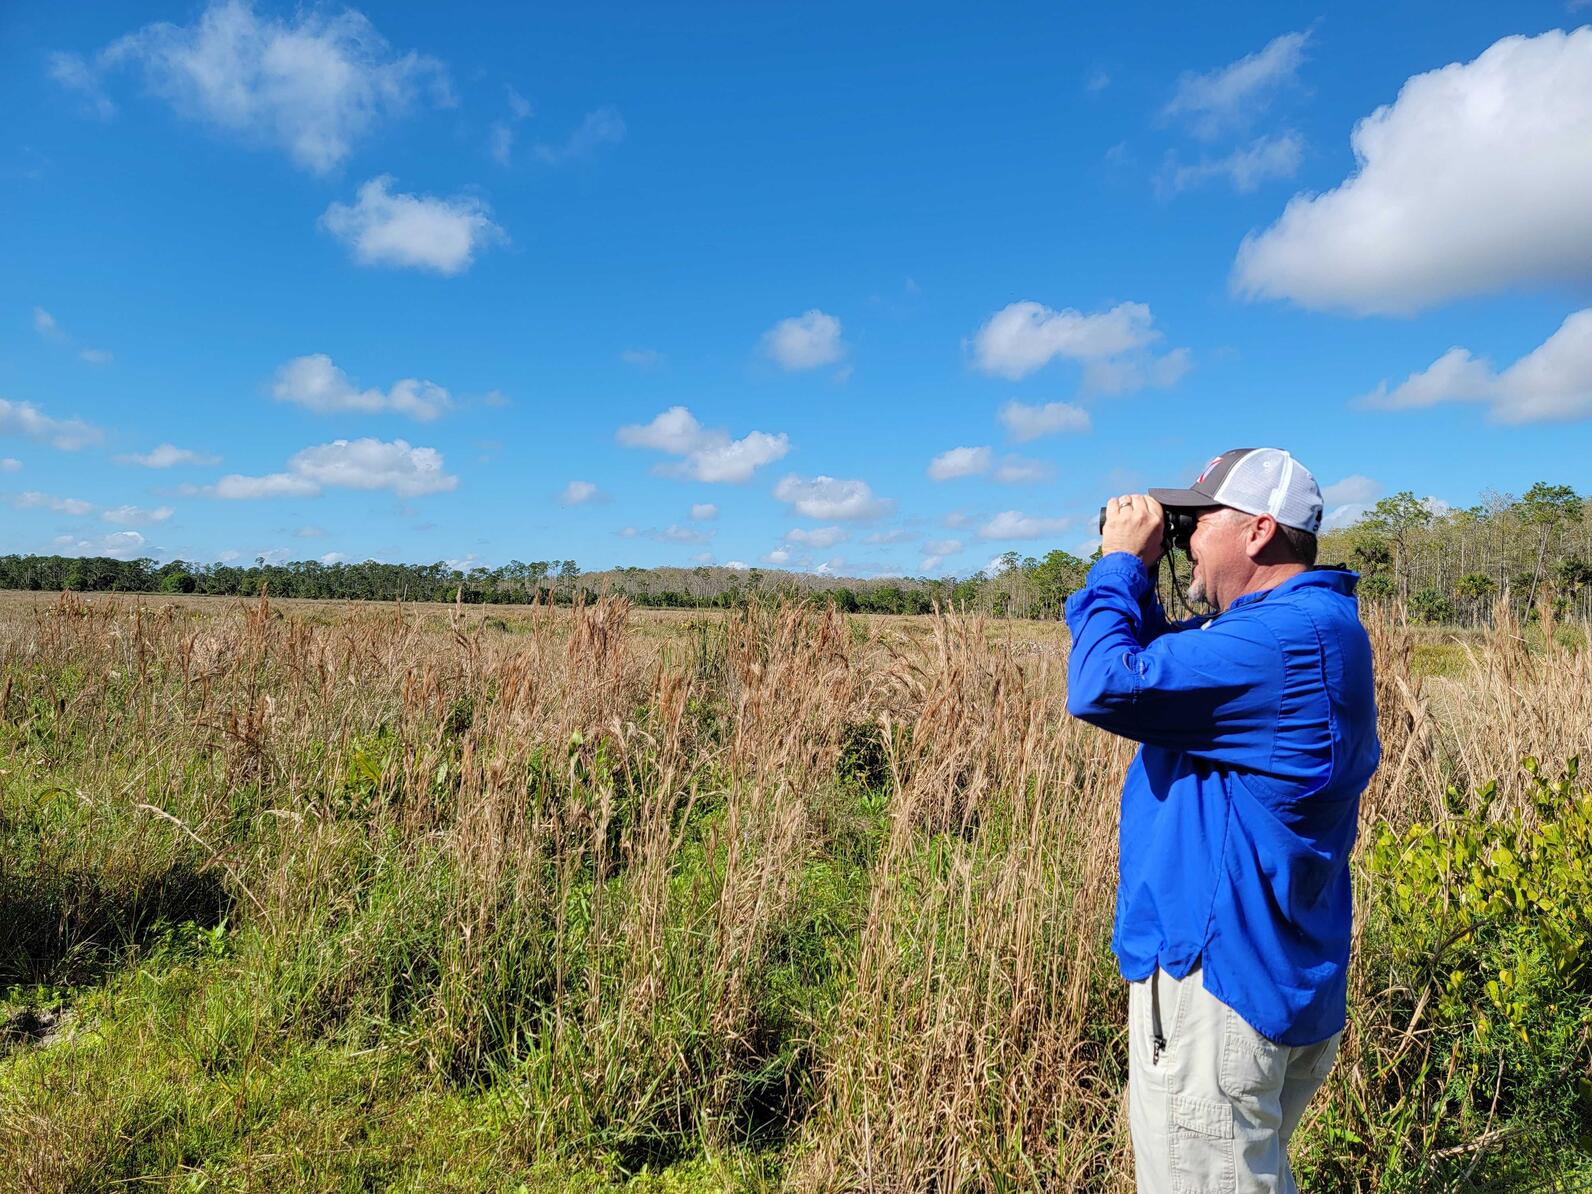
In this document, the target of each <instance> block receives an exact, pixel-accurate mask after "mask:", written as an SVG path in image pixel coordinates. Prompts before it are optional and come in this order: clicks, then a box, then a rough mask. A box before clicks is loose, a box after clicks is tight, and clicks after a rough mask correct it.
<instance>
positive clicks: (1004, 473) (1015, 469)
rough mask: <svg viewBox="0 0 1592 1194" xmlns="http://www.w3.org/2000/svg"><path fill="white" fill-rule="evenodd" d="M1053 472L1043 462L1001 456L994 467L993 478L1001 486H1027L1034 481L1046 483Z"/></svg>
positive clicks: (1023, 457)
mask: <svg viewBox="0 0 1592 1194" xmlns="http://www.w3.org/2000/svg"><path fill="white" fill-rule="evenodd" d="M1055 472H1056V470H1055V469H1054V468H1052V467H1051V466H1050V464H1048V463H1047V462H1046V461H1043V460H1033V459H1030V458H1029V457H1027V456H1003V457H1001V462H1000V463H999V464H997V465H996V466H995V472H994V473H993V476H994V478H995V480H997V481H999V482H1000V483H1001V484H1002V485H1028V484H1031V483H1033V482H1036V481H1048V480H1050V478H1051V477H1052V476H1054V475H1055Z"/></svg>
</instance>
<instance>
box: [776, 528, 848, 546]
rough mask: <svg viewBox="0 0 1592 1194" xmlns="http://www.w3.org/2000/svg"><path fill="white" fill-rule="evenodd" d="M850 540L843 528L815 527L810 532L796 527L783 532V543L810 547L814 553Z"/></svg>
mask: <svg viewBox="0 0 1592 1194" xmlns="http://www.w3.org/2000/svg"><path fill="white" fill-rule="evenodd" d="M850 538H851V532H850V531H848V530H846V529H845V528H844V527H815V528H813V529H812V530H810V531H808V530H803V529H802V528H801V527H797V528H795V529H794V530H790V531H786V532H785V542H787V543H796V544H800V545H801V546H803V547H811V548H813V549H814V550H815V551H824V550H825V549H827V548H831V547H833V546H834V545H835V544H837V543H844V542H845V541H846V540H847V539H850Z"/></svg>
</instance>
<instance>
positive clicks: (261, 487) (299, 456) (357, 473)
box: [203, 438, 459, 499]
mask: <svg viewBox="0 0 1592 1194" xmlns="http://www.w3.org/2000/svg"><path fill="white" fill-rule="evenodd" d="M458 484H459V478H458V477H456V476H453V475H451V474H450V473H448V472H446V471H445V470H444V468H443V461H442V454H441V453H440V452H438V451H437V450H436V449H435V448H412V447H410V446H409V444H408V443H407V442H405V441H404V440H401V439H395V440H392V441H391V442H387V441H384V440H378V439H368V438H367V439H356V440H346V439H339V440H333V441H332V442H331V443H329V444H317V445H315V446H314V447H309V448H305V449H303V450H302V451H300V452H295V453H294V454H293V456H292V457H291V458H290V459H289V460H288V462H287V469H286V470H285V471H283V472H280V473H267V474H266V475H264V476H259V477H249V476H242V475H240V474H237V473H233V474H230V475H228V476H225V477H222V478H221V480H219V481H217V482H216V484H215V486H214V487H213V488H210V489H206V490H204V491H203V492H206V493H209V494H211V495H213V496H215V497H219V498H230V499H248V498H270V497H315V496H316V495H317V494H319V493H320V492H321V491H322V490H323V489H385V490H388V491H390V492H392V493H394V494H396V495H397V496H399V497H420V496H422V495H424V494H428V493H444V492H447V491H449V490H452V489H456V488H457V487H458Z"/></svg>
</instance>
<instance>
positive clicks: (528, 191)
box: [0, 0, 1592, 575]
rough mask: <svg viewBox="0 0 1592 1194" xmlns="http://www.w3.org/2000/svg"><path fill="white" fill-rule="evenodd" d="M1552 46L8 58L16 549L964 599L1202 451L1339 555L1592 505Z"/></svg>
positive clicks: (141, 17) (322, 29) (73, 8)
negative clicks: (1376, 508)
mask: <svg viewBox="0 0 1592 1194" xmlns="http://www.w3.org/2000/svg"><path fill="white" fill-rule="evenodd" d="M1587 20H1592V4H1589V3H1588V2H1587V0H1579V6H1578V5H1577V3H1570V4H1565V3H1551V4H1548V3H1544V4H1535V3H1518V4H1512V5H1497V4H1479V3H1471V4H1455V3H1445V4H1441V5H1438V4H1431V5H1425V6H1420V5H1387V4H1377V5H1338V6H1332V7H1330V8H1319V7H1306V6H1301V5H1296V4H1287V3H1274V4H1266V5H1253V6H1250V7H1249V8H1247V9H1243V8H1239V7H1237V6H1234V7H1231V8H1224V10H1223V15H1222V19H1221V20H1220V21H1219V22H1212V21H1210V20H1209V18H1208V16H1207V15H1206V13H1205V11H1204V10H1201V9H1200V8H1199V6H1181V9H1180V8H1179V7H1177V6H1165V5H1134V4H1121V5H1111V6H1099V8H1098V10H1084V9H1082V8H1079V7H1077V6H1062V5H1055V4H1043V5H1040V4H1033V5H1022V4H1011V5H1002V6H969V5H965V4H914V5H910V6H909V5H905V4H875V5H857V4H854V3H853V4H845V5H841V4H823V3H816V4H802V5H785V6H773V5H732V4H697V5H680V4H666V3H660V4H646V5H641V4H630V5H602V4H593V5H582V6H562V7H560V8H558V9H556V10H555V9H552V8H550V7H544V6H531V5H481V6H475V7H470V8H448V9H445V8H439V7H437V6H419V5H402V6H399V5H392V6H384V7H374V6H372V7H366V8H362V9H344V8H339V7H335V6H328V7H324V8H309V7H306V8H297V7H287V6H282V5H275V4H271V5H268V4H264V3H261V4H257V5H255V6H254V7H252V8H251V7H249V6H247V5H244V4H241V3H231V4H223V3H218V4H210V5H202V4H139V5H129V4H100V5H54V6H34V7H32V8H31V9H24V8H23V7H22V6H9V7H8V8H7V9H6V11H5V13H4V14H3V15H0V56H3V58H0V61H3V62H4V65H5V67H6V69H5V70H4V71H3V72H0V110H4V111H5V112H6V113H7V114H8V115H7V119H6V121H5V122H4V124H3V131H0V177H3V184H0V236H3V238H4V241H3V245H4V253H3V259H4V261H5V263H6V268H5V269H4V270H3V271H0V502H3V503H4V505H3V506H0V509H3V510H4V513H5V527H6V531H5V534H4V536H3V542H0V549H3V550H7V551H31V552H61V553H65V554H91V553H99V552H104V553H107V554H113V555H119V556H132V555H147V556H152V557H154V558H156V559H162V560H163V559H170V558H173V557H182V558H185V559H190V560H201V561H210V560H217V559H236V560H252V559H254V558H255V557H257V556H260V555H265V556H267V557H268V558H283V559H286V558H326V559H353V560H357V559H365V558H377V559H387V560H409V561H433V560H451V561H465V562H469V563H477V562H480V563H486V564H498V563H502V562H505V561H507V560H509V559H511V558H520V559H526V560H530V559H549V558H552V559H569V558H572V559H575V560H577V561H578V562H579V563H580V564H581V566H582V567H583V568H587V569H593V568H602V567H607V566H610V565H613V564H638V565H654V564H679V565H691V564H695V563H729V562H732V561H734V562H740V563H745V564H755V565H760V566H784V567H791V568H808V569H812V568H821V569H825V570H828V571H834V572H840V573H846V574H852V575H871V574H876V573H902V572H904V573H908V574H913V575H916V574H921V573H930V574H934V575H943V574H949V573H955V574H958V575H966V574H968V573H971V572H973V571H975V570H977V569H978V568H980V567H983V566H984V565H985V564H986V563H987V562H988V561H989V560H990V559H991V558H992V557H994V556H996V555H998V554H999V553H1000V552H1003V551H1007V550H1013V549H1015V550H1018V551H1021V552H1023V553H1024V554H1043V552H1044V551H1046V550H1048V549H1050V548H1051V547H1065V548H1067V549H1069V550H1074V551H1079V552H1087V551H1088V550H1090V549H1092V547H1093V530H1094V527H1093V522H1094V517H1093V512H1094V511H1095V510H1096V509H1097V508H1098V506H1099V505H1100V504H1101V503H1102V502H1103V501H1104V499H1105V498H1106V497H1107V496H1110V495H1112V494H1115V493H1118V492H1123V491H1125V490H1128V489H1137V488H1143V487H1145V486H1148V485H1177V484H1183V483H1186V482H1187V481H1188V480H1190V479H1191V478H1192V476H1193V475H1194V474H1195V473H1197V472H1198V471H1199V470H1200V468H1201V467H1202V466H1203V464H1204V463H1205V461H1206V460H1207V459H1209V458H1210V457H1211V456H1214V455H1215V454H1217V453H1218V452H1220V451H1222V450H1223V449H1225V448H1228V447H1234V446H1248V445H1271V444H1275V445H1278V446H1282V447H1287V448H1289V449H1290V450H1292V451H1293V452H1294V454H1295V455H1296V456H1298V457H1299V458H1300V459H1301V460H1302V461H1304V463H1305V464H1307V465H1308V466H1309V467H1310V468H1311V469H1312V470H1313V471H1314V472H1315V474H1316V476H1317V478H1318V479H1319V481H1320V482H1321V484H1322V485H1323V487H1324V488H1325V489H1326V491H1327V506H1328V508H1329V510H1332V511H1334V512H1335V516H1336V519H1337V520H1338V521H1343V520H1345V519H1347V518H1350V517H1352V516H1353V513H1354V511H1355V510H1356V509H1357V508H1359V507H1360V506H1363V504H1364V503H1366V502H1368V501H1372V500H1374V499H1375V498H1376V497H1377V496H1379V495H1381V494H1385V493H1389V492H1392V491H1394V490H1397V489H1406V488H1407V489H1413V490H1415V491H1417V492H1418V493H1420V494H1422V495H1430V496H1432V497H1434V498H1436V499H1438V500H1440V501H1445V502H1449V503H1452V504H1456V505H1468V504H1472V503H1474V502H1476V501H1477V500H1479V497H1480V494H1481V492H1482V490H1484V489H1486V488H1493V489H1497V490H1503V491H1513V492H1516V493H1518V492H1521V491H1523V490H1524V489H1525V488H1526V487H1527V486H1529V485H1530V484H1531V483H1532V482H1534V481H1537V480H1548V481H1552V482H1562V483H1568V484H1573V485H1576V486H1577V487H1578V488H1579V489H1580V490H1582V491H1583V492H1584V491H1586V490H1587V489H1588V488H1592V486H1589V485H1588V484H1587V478H1588V467H1587V464H1586V459H1587V453H1588V449H1589V448H1592V436H1589V425H1588V420H1589V419H1592V312H1589V311H1588V309H1589V308H1592V29H1585V28H1581V26H1583V25H1584V23H1585V22H1586V21H1587ZM1578 29H1579V32H1578V31H1577V30H1578ZM1357 130H1358V131H1357ZM1351 137H1353V138H1355V140H1353V141H1351ZM1357 150H1358V154H1357Z"/></svg>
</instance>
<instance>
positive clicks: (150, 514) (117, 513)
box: [100, 506, 176, 527]
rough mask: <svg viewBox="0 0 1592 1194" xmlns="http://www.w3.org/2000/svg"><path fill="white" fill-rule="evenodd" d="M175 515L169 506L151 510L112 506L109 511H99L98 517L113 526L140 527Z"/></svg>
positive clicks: (139, 507)
mask: <svg viewBox="0 0 1592 1194" xmlns="http://www.w3.org/2000/svg"><path fill="white" fill-rule="evenodd" d="M175 513H176V511H175V510H173V509H172V508H171V507H170V506H156V507H155V508H154V509H153V510H146V509H144V507H142V506H113V507H111V508H110V509H109V510H101V511H100V517H101V518H103V519H104V520H105V521H106V522H108V523H111V524H112V525H113V526H122V527H141V526H148V525H149V524H150V523H152V522H165V521H166V520H167V519H168V518H170V517H171V516H172V515H173V514H175Z"/></svg>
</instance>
